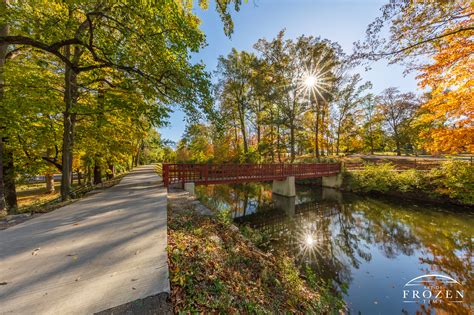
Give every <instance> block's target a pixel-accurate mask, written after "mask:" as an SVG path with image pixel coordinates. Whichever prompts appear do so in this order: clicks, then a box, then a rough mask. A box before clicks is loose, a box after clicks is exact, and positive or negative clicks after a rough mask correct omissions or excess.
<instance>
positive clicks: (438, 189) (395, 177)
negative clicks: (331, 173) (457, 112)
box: [345, 160, 474, 205]
mask: <svg viewBox="0 0 474 315" xmlns="http://www.w3.org/2000/svg"><path fill="white" fill-rule="evenodd" d="M345 177H346V182H347V183H348V186H349V187H348V188H349V189H350V190H353V191H362V192H388V191H398V192H403V193H405V192H417V191H423V192H424V193H426V194H430V195H434V196H438V197H448V198H450V199H453V200H457V201H459V202H461V203H463V204H466V205H473V204H474V166H472V165H470V164H468V163H466V162H463V161H454V160H451V161H447V162H443V163H442V164H441V166H440V167H438V168H435V169H432V170H431V171H429V172H428V173H423V172H419V171H417V170H415V169H409V170H405V171H396V169H395V167H394V165H392V164H390V163H387V164H377V165H374V164H366V165H365V166H364V169H363V170H361V171H355V172H349V173H346V174H345Z"/></svg>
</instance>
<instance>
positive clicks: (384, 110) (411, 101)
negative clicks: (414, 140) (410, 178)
mask: <svg viewBox="0 0 474 315" xmlns="http://www.w3.org/2000/svg"><path fill="white" fill-rule="evenodd" d="M378 106H379V107H380V112H381V114H382V115H383V117H384V121H385V126H386V128H387V131H388V132H389V133H390V134H391V137H392V139H393V141H394V142H395V146H396V152H397V155H401V150H402V146H403V145H404V144H410V143H409V136H408V134H409V131H410V128H411V127H412V125H411V124H412V122H413V120H414V118H415V113H416V112H417V110H418V106H419V105H418V103H417V101H416V97H415V95H414V94H413V93H400V91H399V90H398V89H397V88H393V87H392V88H388V89H385V90H384V91H382V93H381V94H380V95H379V97H378Z"/></svg>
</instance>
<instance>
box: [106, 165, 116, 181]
mask: <svg viewBox="0 0 474 315" xmlns="http://www.w3.org/2000/svg"><path fill="white" fill-rule="evenodd" d="M114 177H115V167H114V165H113V164H109V172H108V173H107V179H112V178H114Z"/></svg>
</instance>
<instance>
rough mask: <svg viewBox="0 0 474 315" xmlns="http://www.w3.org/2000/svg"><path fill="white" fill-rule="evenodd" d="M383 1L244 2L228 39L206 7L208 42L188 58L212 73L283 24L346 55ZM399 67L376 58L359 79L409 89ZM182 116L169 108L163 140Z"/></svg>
mask: <svg viewBox="0 0 474 315" xmlns="http://www.w3.org/2000/svg"><path fill="white" fill-rule="evenodd" d="M387 2H388V0H385V1H379V0H249V1H248V3H244V4H243V5H242V7H241V10H240V11H239V12H238V13H236V14H233V20H234V25H235V28H234V33H233V34H232V37H231V38H228V37H226V36H225V35H224V32H223V28H222V22H221V21H220V19H219V16H218V14H217V13H216V12H215V10H214V7H213V5H214V4H213V3H211V5H210V9H209V10H206V11H202V10H200V9H199V8H198V9H196V13H197V14H198V15H199V16H200V17H201V19H202V25H201V29H202V30H203V31H204V33H205V34H206V38H207V43H208V45H207V46H206V47H205V48H204V49H202V50H201V51H200V52H199V53H198V54H196V55H194V56H193V61H200V60H202V61H203V62H204V63H205V64H206V67H207V70H208V71H210V72H213V71H214V70H215V69H216V66H217V58H218V57H219V56H220V55H227V54H228V53H229V52H230V50H231V49H232V48H233V47H235V48H237V49H238V50H253V48H252V46H253V44H254V43H255V42H256V41H257V40H258V39H260V38H266V39H272V38H274V37H275V36H276V34H277V33H278V32H279V31H280V30H282V29H283V28H286V37H287V38H296V37H298V36H300V35H303V34H304V35H312V36H320V37H321V38H327V39H329V40H332V41H336V42H338V43H339V44H340V45H341V47H342V48H343V49H344V51H345V52H346V53H350V52H352V44H353V42H355V41H357V40H360V39H363V38H364V35H365V30H366V28H367V25H368V24H369V23H370V22H372V21H373V20H374V19H375V18H376V17H377V16H379V14H380V12H379V9H380V7H381V6H382V5H383V4H385V3H387ZM403 70H404V68H402V67H400V66H397V65H387V64H386V62H384V61H380V62H377V63H374V64H372V69H371V70H369V71H367V72H366V71H362V72H361V75H362V77H363V79H364V80H366V81H371V82H372V84H373V88H372V92H373V93H379V92H381V91H382V90H383V89H385V88H387V87H390V86H394V87H398V88H400V90H401V91H403V92H408V91H415V90H416V88H417V86H416V81H415V79H414V75H415V74H409V75H407V76H404V75H403ZM183 119H184V114H183V113H182V112H181V111H180V110H175V112H174V113H172V114H171V118H170V126H169V127H165V128H160V129H159V132H160V133H161V134H162V136H163V138H166V139H170V140H173V141H178V140H179V139H180V138H181V136H182V134H183V131H184V128H185V123H184V121H183Z"/></svg>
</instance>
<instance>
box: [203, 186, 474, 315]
mask: <svg viewBox="0 0 474 315" xmlns="http://www.w3.org/2000/svg"><path fill="white" fill-rule="evenodd" d="M246 186H247V185H245V186H243V187H246ZM218 187H219V186H215V187H214V188H213V189H214V191H213V192H212V193H210V194H209V195H212V200H213V202H216V203H222V204H226V207H227V208H231V209H233V210H234V211H235V214H236V217H237V216H241V215H244V213H246V211H247V210H248V209H254V210H255V209H256V213H255V214H252V215H248V216H246V218H251V220H252V221H251V222H250V223H251V225H254V226H255V227H257V228H258V229H260V230H263V231H266V232H267V233H268V234H270V235H271V236H272V238H273V239H274V240H275V242H274V244H273V246H274V247H276V248H279V249H282V250H285V251H287V252H288V253H290V254H292V255H293V256H294V257H296V258H297V260H298V261H299V262H300V263H301V264H302V265H309V266H311V268H312V269H313V270H314V271H316V272H317V273H318V274H319V275H321V276H323V277H324V278H326V279H330V280H331V279H332V280H335V281H336V282H337V283H338V284H343V283H350V282H351V279H352V275H351V269H352V268H359V266H360V265H361V263H362V262H364V261H367V262H368V261H370V260H371V258H372V256H371V253H370V250H369V248H370V247H373V246H376V247H377V248H378V249H379V250H380V251H381V252H382V253H383V254H384V255H385V257H387V258H389V259H396V258H397V257H398V256H399V255H406V256H412V255H414V254H415V253H416V254H420V253H421V254H420V255H422V257H419V261H420V263H422V264H424V265H427V266H429V267H428V268H427V269H426V273H441V274H446V275H448V276H450V277H452V278H454V279H456V280H458V281H459V282H461V283H463V285H464V288H465V289H466V291H471V292H469V293H470V294H466V300H465V303H464V304H463V303H449V301H446V302H445V303H439V304H436V305H428V306H427V307H424V308H420V311H421V312H422V313H427V314H428V313H430V311H431V310H432V309H436V310H437V311H444V312H447V313H449V314H465V313H467V312H468V307H469V304H470V303H472V302H473V301H472V288H474V282H473V281H474V277H473V263H472V262H473V246H472V237H473V235H474V225H473V220H472V217H469V216H468V215H465V214H459V213H458V214H455V213H451V212H447V211H434V210H433V209H431V210H429V209H423V208H419V207H416V206H413V205H406V204H394V203H393V202H385V201H381V200H376V199H372V198H355V197H352V198H348V199H346V200H345V201H344V202H342V203H336V202H327V201H322V200H318V201H317V202H312V203H304V204H302V205H297V206H296V210H295V212H296V213H295V215H294V216H293V217H288V216H287V215H286V214H285V212H284V211H279V210H271V209H269V205H271V201H270V200H271V191H269V190H268V189H266V190H265V189H263V186H262V185H258V184H256V185H250V186H249V187H246V188H238V186H236V187H237V188H236V187H233V188H230V187H229V186H221V187H222V188H218ZM224 187H225V188H224ZM241 187H242V186H241ZM304 199H307V196H305V197H304ZM219 200H220V201H219ZM252 202H254V204H252ZM262 205H263V206H262ZM219 208H220V209H223V207H222V206H220V207H219ZM245 209H246V210H245ZM305 233H306V234H307V233H311V234H312V237H313V238H314V240H315V244H316V249H317V250H315V251H305V250H302V249H304V246H303V245H304V244H303V243H304V235H305ZM302 246H303V247H302Z"/></svg>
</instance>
